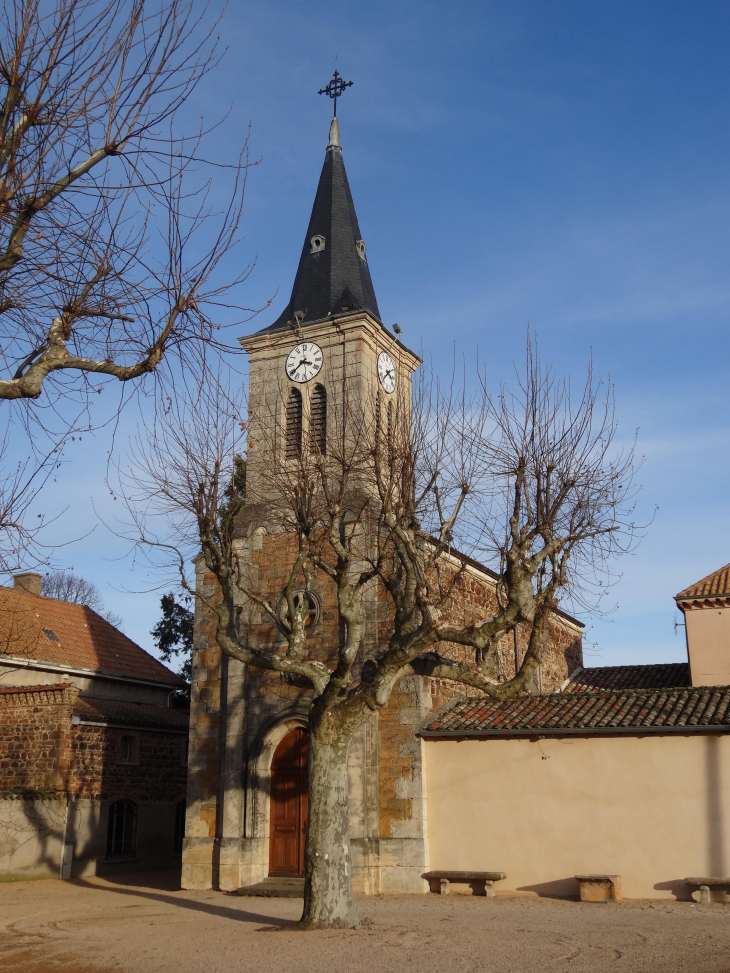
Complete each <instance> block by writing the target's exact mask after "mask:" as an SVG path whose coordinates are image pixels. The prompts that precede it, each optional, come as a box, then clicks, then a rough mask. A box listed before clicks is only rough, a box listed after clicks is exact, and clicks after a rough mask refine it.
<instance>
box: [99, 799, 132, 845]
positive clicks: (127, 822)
mask: <svg viewBox="0 0 730 973" xmlns="http://www.w3.org/2000/svg"><path fill="white" fill-rule="evenodd" d="M136 851H137V805H136V804H135V803H134V802H133V801H115V802H114V803H113V804H111V805H110V806H109V820H108V823H107V833H106V857H107V858H132V857H133V856H134V855H135V854H136Z"/></svg>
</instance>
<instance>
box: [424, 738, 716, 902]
mask: <svg viewBox="0 0 730 973" xmlns="http://www.w3.org/2000/svg"><path fill="white" fill-rule="evenodd" d="M425 749H426V792H427V807H428V811H427V813H428V837H429V847H430V865H429V867H430V868H432V869H449V868H453V869H458V870H467V869H476V870H483V871H499V870H501V871H504V872H506V873H507V879H506V881H504V882H500V883H499V885H498V890H512V891H521V892H528V893H529V892H531V893H534V894H538V895H557V896H577V894H578V884H577V882H576V881H575V880H574V878H573V876H574V875H577V874H581V873H586V872H587V873H611V874H614V873H618V874H620V875H621V876H622V883H623V894H624V896H625V897H627V898H673V897H674V896H676V897H678V898H689V892H688V890H687V889H686V887H685V886H684V883H683V879H684V877H685V876H687V875H714V876H718V875H721V876H725V875H727V874H728V870H729V869H730V828H729V827H728V824H730V821H728V815H730V736H727V735H714V734H713V735H710V734H695V735H687V736H679V735H676V736H669V735H667V736H658V735H651V736H649V735H647V736H644V737H634V736H615V737H589V738H585V737H564V738H562V739H555V738H546V739H542V740H537V739H534V738H533V739H500V738H497V739H495V738H491V739H471V740H469V739H467V740H462V741H456V740H427V741H426V747H425ZM455 891H456V890H455Z"/></svg>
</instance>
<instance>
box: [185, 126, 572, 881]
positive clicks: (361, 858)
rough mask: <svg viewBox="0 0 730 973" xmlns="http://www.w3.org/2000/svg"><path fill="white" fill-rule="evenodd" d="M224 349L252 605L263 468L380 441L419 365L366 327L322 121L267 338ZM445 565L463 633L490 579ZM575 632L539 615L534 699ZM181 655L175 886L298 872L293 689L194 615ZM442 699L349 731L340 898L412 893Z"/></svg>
mask: <svg viewBox="0 0 730 973" xmlns="http://www.w3.org/2000/svg"><path fill="white" fill-rule="evenodd" d="M242 344H243V346H244V348H245V349H246V351H247V352H248V354H249V356H250V372H249V375H250V378H249V425H248V454H247V502H246V506H245V508H244V512H243V516H242V518H241V521H240V524H239V528H238V531H239V544H240V558H241V565H242V570H243V571H244V572H245V573H246V575H247V577H249V578H250V579H252V580H254V581H255V582H256V584H257V586H258V589H259V591H260V592H261V593H262V594H266V596H267V597H270V598H273V599H275V600H276V599H277V598H278V597H279V596H280V593H281V591H282V589H283V586H284V584H285V579H286V577H287V575H288V571H289V569H290V567H291V564H292V562H293V560H294V556H295V538H294V537H293V535H291V534H288V533H287V532H286V531H285V530H283V529H282V528H281V525H280V524H278V523H277V522H276V520H275V518H273V517H272V515H271V511H270V509H269V507H268V506H267V503H266V482H267V473H268V470H269V467H270V464H271V463H279V464H285V463H286V460H287V456H288V455H289V454H288V451H289V450H290V449H291V448H292V443H294V447H295V448H300V449H301V448H306V445H307V443H309V442H310V441H312V439H314V438H315V437H317V436H318V435H320V433H321V431H322V430H324V431H325V432H326V433H327V434H329V433H330V432H331V431H332V430H333V424H336V423H338V422H343V421H344V417H345V415H346V414H347V412H348V410H355V411H356V410H362V409H364V408H373V407H374V408H376V409H377V410H378V414H380V413H382V415H383V420H382V421H384V422H385V421H387V422H388V424H389V427H390V424H391V422H392V423H395V422H398V421H401V422H404V421H406V422H407V421H409V402H410V382H411V376H412V374H413V372H414V371H415V370H416V369H417V368H418V367H419V365H420V359H419V358H418V356H417V355H415V354H414V353H413V352H411V351H409V349H407V348H406V347H405V346H404V345H403V344H402V343H401V342H400V341H399V340H398V339H397V337H395V336H394V335H393V334H392V333H391V332H390V331H389V330H388V329H386V328H385V326H384V324H383V322H382V319H381V315H380V311H379V309H378V304H377V300H376V298H375V292H374V288H373V284H372V280H371V277H370V271H369V268H368V263H367V253H366V246H365V243H364V241H363V240H362V237H361V234H360V229H359V226H358V222H357V217H356V214H355V209H354V205H353V201H352V196H351V193H350V189H349V185H348V181H347V176H346V173H345V168H344V163H343V160H342V150H341V147H340V144H339V129H338V126H337V122H336V121H335V122H334V123H333V125H332V128H331V130H330V139H329V144H328V146H327V151H326V156H325V162H324V166H323V169H322V174H321V176H320V181H319V186H318V189H317V194H316V197H315V201H314V206H313V209H312V216H311V219H310V223H309V227H308V230H307V235H306V239H305V243H304V247H303V249H302V254H301V258H300V262H299V268H298V271H297V274H296V278H295V282H294V288H293V291H292V297H291V300H290V303H289V305H288V306H287V308H286V309H285V310H284V312H283V313H282V314H281V315H280V317H279V318H278V319H277V320H276V321H275V322H274V324H273V325H271V326H270V327H267V328H264V329H263V330H262V331H259V332H258V333H256V334H254V335H252V336H249V337H247V338H244V339H242ZM294 352H296V354H294V355H293V357H292V354H293V353H294ZM383 363H385V364H383ZM297 369H300V371H297ZM389 370H390V375H389V374H388V373H389ZM310 373H311V377H309V376H310ZM389 379H390V381H389ZM376 402H377V405H374V403H376ZM386 417H387V419H386ZM452 559H453V563H454V566H455V567H456V566H458V565H459V564H462V565H463V566H464V568H465V570H464V572H463V574H462V578H461V584H460V587H459V594H458V610H459V612H460V613H463V617H464V620H465V621H466V620H467V619H476V618H478V617H483V616H484V615H485V614H488V613H489V612H490V611H491V610H492V606H493V605H494V604H495V594H494V592H495V575H494V574H493V572H491V571H490V570H489V569H488V568H487V567H485V566H484V565H481V564H479V563H478V562H476V561H473V560H471V559H470V558H466V557H463V556H462V555H460V554H458V553H457V552H454V553H453V554H452ZM197 584H198V587H199V590H200V591H201V593H203V594H205V595H207V596H209V597H211V598H214V597H215V577H214V576H213V575H209V574H207V573H206V571H205V568H204V565H203V564H202V561H199V562H198V576H197ZM367 603H368V618H367V623H366V630H365V636H364V639H363V645H362V650H361V656H362V658H361V660H360V662H359V666H358V667H357V668H358V671H357V672H356V675H357V676H358V677H359V675H360V671H361V667H362V662H363V660H365V659H368V658H371V657H373V656H374V655H376V654H377V653H378V647H379V646H381V645H383V644H385V643H386V642H387V639H388V635H389V631H388V626H389V613H388V612H389V606H388V603H387V601H386V599H385V597H384V593H383V592H382V591H381V590H379V588H378V584H377V582H375V581H373V582H372V583H371V587H370V589H369V590H368V592H367ZM242 610H243V611H244V613H245V617H246V624H247V626H248V638H249V639H250V640H251V642H252V644H255V645H258V646H259V647H261V648H267V649H269V650H271V649H276V648H277V647H278V646H281V647H282V648H283V647H284V645H285V641H284V638H283V635H282V634H281V632H279V631H278V629H277V627H276V626H275V625H274V624H273V623H272V622H271V621H269V620H268V619H267V618H266V617H262V616H261V615H260V614H258V613H257V612H256V611H255V610H254V609H253V607H252V606H251V605H244V604H243V599H242ZM581 628H582V626H581V625H580V623H578V622H576V621H575V620H574V619H572V618H570V617H569V616H567V615H564V614H555V615H554V617H553V619H552V620H551V625H550V638H549V639H548V640H547V644H546V645H545V646H544V648H543V659H542V664H541V667H540V671H539V673H538V676H537V679H536V683H535V686H534V687H533V689H534V692H536V693H546V692H556V691H558V690H559V689H560V687H561V686H562V685H563V684H565V683H566V681H567V680H568V678H569V676H570V675H571V673H572V672H574V671H575V670H576V669H578V668H579V667H580V666H581V665H582V649H581ZM528 635H529V633H528V632H527V631H520V632H516V633H515V634H514V637H513V636H512V635H510V636H509V637H508V638H505V639H504V640H503V644H502V645H501V647H500V660H499V671H498V672H495V673H494V675H495V677H496V678H498V679H500V680H504V679H508V678H510V677H511V676H513V675H514V674H515V671H516V668H517V667H518V666H519V662H520V660H521V658H522V656H523V655H524V652H525V651H526V648H527V638H528ZM339 637H340V633H339V632H338V616H337V611H336V592H335V590H334V588H333V586H332V585H331V584H328V583H325V581H324V580H322V579H320V582H319V587H318V588H317V589H316V591H315V592H314V596H313V599H312V603H311V611H310V632H309V644H310V645H312V646H313V650H312V651H313V655H314V656H315V657H316V658H318V659H320V660H321V661H323V662H327V661H328V660H330V659H331V658H332V657H333V654H336V650H337V646H338V639H339ZM194 645H195V648H194V660H193V684H192V705H191V728H190V749H189V766H188V807H187V821H186V838H185V843H184V851H183V871H182V884H183V887H184V888H190V889H196V888H197V889H199V888H211V887H214V888H220V889H224V890H233V889H238V888H241V887H245V886H250V885H254V884H256V883H258V882H261V881H263V880H265V879H266V878H267V877H269V876H271V875H278V876H289V877H296V876H298V875H301V874H302V854H303V842H304V828H305V823H306V736H305V734H304V733H303V728H305V727H306V722H307V705H308V691H307V690H306V689H301V688H298V687H297V686H295V685H292V684H290V683H289V682H286V681H284V680H282V679H281V678H280V676H279V674H277V673H268V672H263V671H260V670H256V669H254V668H250V667H247V666H245V665H243V664H242V663H240V662H238V661H236V660H232V659H229V658H228V657H226V656H224V655H223V654H222V652H221V650H220V649H219V647H218V646H217V644H216V642H215V640H214V638H213V634H212V623H211V618H210V616H209V614H208V613H206V612H205V610H201V609H199V608H198V609H196V621H195V643H194ZM440 651H441V652H442V654H449V652H450V651H452V652H454V651H457V650H456V649H455V647H454V649H452V650H450V649H449V647H441V649H440ZM464 688H465V687H461V690H460V693H461V695H463V694H464V693H463V690H464ZM456 692H457V690H456V689H455V687H454V686H453V685H450V684H447V683H445V682H443V681H440V680H437V679H433V678H430V677H428V676H426V675H423V676H415V675H413V676H407V677H404V678H402V679H401V680H400V682H399V684H398V685H397V686H396V687H395V688H394V691H393V693H392V696H391V698H390V701H389V703H388V705H387V706H386V707H384V708H383V709H382V710H380V711H379V712H378V713H376V714H374V715H373V717H371V719H370V720H368V722H367V723H365V724H364V725H363V726H362V727H361V728H360V729H359V730H358V732H357V734H356V736H355V738H354V740H353V742H352V745H351V747H350V752H349V757H348V761H349V777H350V802H351V848H352V859H353V876H354V884H355V889H356V891H360V892H364V893H369V894H377V893H380V892H407V891H412V892H423V891H426V890H427V888H428V885H427V883H426V882H425V881H424V879H423V878H422V875H423V872H424V871H426V870H428V867H429V848H428V835H427V816H428V802H427V798H426V782H425V773H424V742H423V739H422V738H421V736H420V734H419V731H420V730H421V728H422V727H423V726H424V725H425V723H426V722H427V720H428V719H429V717H430V716H431V715H432V714H433V712H434V710H437V709H439V708H440V707H443V706H445V705H446V704H447V703H449V701H450V700H452V699H453V698H454V697H455V694H456Z"/></svg>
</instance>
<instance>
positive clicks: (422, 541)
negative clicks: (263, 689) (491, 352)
mask: <svg viewBox="0 0 730 973" xmlns="http://www.w3.org/2000/svg"><path fill="white" fill-rule="evenodd" d="M208 401H209V403H210V404H212V406H213V412H214V415H211V413H208V414H207V415H206V414H205V412H204V410H202V409H201V408H200V405H199V404H198V405H197V407H196V409H195V410H187V409H184V408H182V407H180V411H179V412H178V414H177V418H176V421H175V423H170V424H168V425H167V426H166V427H165V429H164V430H161V431H160V432H159V434H158V435H157V436H156V437H155V438H154V439H152V438H151V439H149V440H148V441H147V442H146V443H145V444H140V446H139V448H138V451H137V463H136V473H135V474H134V482H133V483H127V486H126V488H125V493H126V495H127V496H130V497H132V498H133V499H132V500H131V501H130V510H131V511H132V513H133V514H134V516H135V518H136V529H137V534H136V536H137V537H138V539H139V541H140V542H141V543H144V544H147V545H148V547H150V548H151V549H154V550H155V551H156V552H157V553H158V554H162V555H165V554H169V553H174V557H175V559H176V562H177V565H178V567H179V569H180V575H181V577H182V583H183V586H187V587H188V590H189V591H190V592H191V593H192V591H193V589H192V586H191V585H190V584H189V582H188V581H187V580H186V578H185V562H186V559H189V553H190V552H189V550H187V551H186V550H185V548H184V545H181V544H180V539H181V538H186V539H187V541H188V543H189V544H190V545H197V546H198V549H199V550H202V557H203V558H204V561H205V568H206V570H207V572H209V573H212V574H213V575H214V576H215V578H216V580H217V582H218V588H217V594H216V596H215V597H212V598H211V597H206V596H204V595H203V594H202V593H201V592H200V591H198V592H197V593H196V596H197V597H198V598H199V599H201V600H202V601H203V603H204V604H205V607H206V608H207V610H208V611H209V612H210V613H211V616H212V619H213V622H214V627H215V632H216V635H215V637H216V640H217V642H218V644H219V645H220V647H221V649H222V650H223V651H224V652H225V653H227V654H228V655H229V656H230V657H232V658H235V659H238V660H240V661H242V662H243V663H245V664H247V665H249V666H253V667H257V668H259V669H262V670H268V671H269V672H273V673H279V674H280V678H281V679H282V680H284V681H286V682H288V683H290V684H294V685H295V686H300V687H302V686H304V687H306V693H307V698H308V701H309V702H308V707H309V803H308V815H309V817H308V832H307V843H306V852H305V893H304V912H303V915H302V919H301V923H302V925H303V926H304V927H306V928H322V927H349V926H357V925H358V914H357V909H356V906H355V902H354V898H353V892H352V879H351V873H350V869H349V867H348V863H349V842H348V833H349V817H348V815H349V811H348V778H347V760H346V756H347V750H348V746H349V744H350V741H351V739H352V737H353V734H354V732H355V731H356V729H357V728H358V727H359V726H360V725H361V724H362V723H363V722H364V721H365V720H367V719H368V718H369V717H370V716H371V715H372V714H373V713H374V712H375V711H377V710H378V709H380V708H382V707H384V706H385V705H386V704H387V702H388V699H389V697H390V694H391V691H392V689H393V687H394V685H396V683H397V681H398V680H399V679H400V678H401V677H402V676H404V675H407V674H427V675H431V676H435V677H438V678H440V679H444V680H449V681H450V682H451V683H452V684H453V685H454V686H455V687H458V686H466V687H471V688H472V689H473V690H478V691H481V692H482V693H484V694H487V695H489V696H491V697H495V698H500V699H503V698H507V697H510V696H512V695H514V694H516V693H519V692H521V691H523V690H524V689H525V688H526V687H527V686H528V685H529V683H530V680H531V679H532V678H533V675H534V672H535V670H536V667H537V666H538V665H539V662H540V652H541V643H542V641H543V638H544V636H545V630H546V626H547V624H548V621H549V618H550V615H551V613H553V612H554V611H555V609H556V608H557V607H558V605H559V603H560V602H561V600H564V599H565V598H566V597H567V596H571V595H572V597H573V598H574V599H576V598H577V599H581V600H582V601H583V602H584V603H587V601H588V596H589V594H590V591H591V588H592V587H594V588H595V589H596V590H597V591H598V593H599V595H600V592H601V590H602V584H601V582H602V581H603V580H605V576H606V574H607V571H608V569H609V565H610V562H611V561H612V559H613V558H614V557H615V556H616V555H617V554H620V553H622V552H625V551H627V550H628V549H629V548H630V547H631V546H632V544H633V543H634V542H635V539H636V537H637V529H636V527H635V524H634V522H633V519H632V517H633V494H634V492H635V490H634V487H633V475H634V452H633V448H632V447H631V446H629V447H628V448H627V449H625V450H621V449H620V448H618V447H617V444H616V441H615V440H616V428H617V427H616V421H615V418H614V413H613V402H612V394H611V390H610V388H609V387H606V386H600V385H599V386H598V387H596V386H595V385H594V383H593V379H592V375H591V374H590V373H589V375H588V379H587V381H586V384H585V386H584V388H583V390H582V393H581V394H580V395H579V396H578V398H577V401H576V400H575V399H574V398H573V397H571V394H570V389H569V386H568V385H567V384H566V383H565V382H563V381H560V380H558V379H557V378H556V377H555V376H554V375H553V373H552V372H551V371H550V369H545V368H543V366H541V364H540V362H539V361H538V360H537V359H536V357H535V356H533V354H532V353H531V352H528V358H527V366H526V369H525V372H524V374H523V376H522V378H521V379H520V380H519V382H518V385H517V388H516V391H515V393H514V394H510V393H508V392H507V390H505V389H502V390H501V391H500V392H499V394H497V395H496V396H492V395H490V394H489V392H488V391H487V389H486V386H485V385H484V384H480V385H479V390H478V392H477V393H475V394H473V395H470V396H466V395H465V394H464V393H463V392H461V393H459V394H456V391H455V389H454V386H453V384H450V385H449V386H447V387H445V388H444V387H441V386H440V385H439V384H438V382H437V381H433V382H429V383H426V382H424V381H421V382H419V384H418V385H417V386H416V388H415V391H414V394H413V399H412V401H400V402H399V409H398V412H397V415H399V417H400V419H399V420H398V421H396V422H394V423H392V424H391V425H390V427H388V426H387V425H386V423H385V422H384V420H383V417H382V416H381V415H380V411H379V410H378V409H377V407H376V408H374V409H372V408H371V409H369V410H368V409H365V408H364V407H363V406H362V403H355V402H352V401H351V402H347V403H333V404H332V405H333V408H332V413H333V415H337V416H342V415H343V414H344V422H339V421H338V422H332V423H330V424H329V429H328V437H327V441H326V448H325V449H320V448H317V447H316V444H315V445H314V446H313V447H312V448H302V449H300V451H299V454H298V456H296V457H289V458H288V459H282V458H281V455H280V453H281V445H280V444H281V437H280V436H278V437H274V438H278V440H279V445H278V446H277V444H276V443H274V442H272V443H269V444H267V443H265V442H263V441H261V440H260V438H259V439H257V441H256V442H255V443H254V444H252V448H255V450H257V451H263V452H264V454H265V455H264V461H263V463H262V457H261V456H259V457H258V462H259V463H260V464H261V466H262V467H263V468H264V469H265V470H266V474H265V476H264V477H263V478H260V479H259V491H260V495H258V496H256V495H254V493H253V492H252V489H251V487H250V486H249V490H248V493H247V495H246V497H245V498H244V497H239V498H238V499H237V500H234V502H230V494H229V502H228V503H227V504H226V505H225V509H224V510H222V506H221V505H222V499H221V498H222V488H223V487H224V486H225V484H226V480H227V477H228V475H229V473H230V469H231V458H232V457H233V455H234V454H235V452H236V450H237V449H238V450H240V446H239V445H238V444H237V443H236V442H235V434H236V433H237V432H238V431H239V423H238V419H237V418H236V416H237V409H236V408H234V407H231V405H230V403H226V406H225V408H221V399H220V397H216V396H215V395H212V396H211V398H210V399H209V400H208ZM267 425H268V426H269V427H270V424H267V423H266V422H263V423H258V424H257V428H258V427H259V426H260V427H261V428H265V427H267ZM277 449H278V450H279V452H277ZM153 507H154V509H155V510H156V512H157V513H158V514H162V515H164V516H166V517H168V518H171V519H170V520H169V522H168V529H169V528H170V527H171V528H172V530H169V532H168V533H167V534H166V535H165V534H164V532H162V533H159V534H157V535H153V533H152V531H151V527H150V524H151V521H150V518H149V515H150V513H151V511H152V509H153ZM264 507H265V508H266V511H267V513H266V520H267V524H268V525H269V529H272V530H273V531H274V532H278V533H281V534H282V535H286V536H288V537H289V538H290V539H291V541H292V543H291V548H290V550H291V559H290V562H289V564H288V574H287V576H286V578H285V580H284V582H283V583H282V584H281V585H280V586H279V587H272V582H271V581H266V582H260V583H259V582H256V581H255V580H253V579H254V575H253V573H252V572H250V571H249V570H248V566H247V564H246V563H245V559H243V558H241V557H240V556H239V555H240V552H241V550H242V537H243V536H244V535H245V533H246V530H249V529H251V528H252V527H254V526H255V523H256V522H257V518H258V519H260V517H261V511H262V510H263V509H264ZM272 525H273V526H272ZM175 538H177V541H176V540H175ZM459 547H461V548H462V549H463V548H466V549H468V550H469V551H471V552H474V553H476V552H478V553H480V554H481V556H482V558H483V559H488V560H489V561H491V563H492V564H494V566H495V568H496V570H497V573H498V580H497V582H496V598H495V602H494V610H493V611H492V612H491V613H490V614H489V615H487V616H485V617H477V618H473V619H467V620H466V621H465V620H464V614H463V611H462V604H463V601H462V598H461V584H462V581H463V580H464V576H465V575H464V572H465V570H466V568H465V559H464V558H459V557H458V556H455V553H454V551H455V549H456V548H459ZM327 585H329V586H330V591H333V592H334V593H335V594H336V605H337V611H338V614H339V621H340V624H339V625H338V626H333V627H332V633H334V634H332V635H331V637H330V642H331V644H330V645H329V646H328V655H327V657H326V658H323V657H322V653H321V652H316V651H314V645H313V643H312V640H311V638H310V635H309V629H308V612H309V595H310V594H312V593H313V592H314V591H315V589H317V588H319V590H322V588H323V587H326V586H327ZM373 586H376V587H377V588H378V590H379V595H378V597H379V598H380V597H381V595H382V598H383V599H385V600H386V601H387V603H388V606H389V619H390V622H389V625H388V629H387V637H386V638H383V639H381V640H380V644H379V645H378V646H377V647H375V648H374V647H373V646H372V644H371V645H370V646H369V648H368V656H367V658H365V657H364V651H365V650H364V639H363V636H364V632H365V627H366V612H367V597H366V595H367V593H368V591H369V590H370V592H372V587H373ZM282 600H283V602H284V604H285V608H284V610H283V611H282V607H281V602H282ZM256 613H258V615H259V616H260V617H263V618H268V619H269V620H270V622H271V624H272V625H274V624H275V625H277V626H278V627H279V630H280V631H282V632H283V633H284V636H285V640H286V641H285V650H284V651H279V650H277V649H276V648H272V649H270V650H269V649H267V648H265V647H263V644H264V643H263V642H262V641H260V640H258V639H256V638H254V633H255V629H256V624H255V621H256V619H255V616H256ZM516 625H524V626H527V627H529V630H530V635H529V646H528V648H527V651H526V653H525V656H524V659H523V660H522V663H521V666H520V667H519V670H518V671H517V673H516V675H515V676H514V678H511V679H508V680H507V681H504V682H499V681H498V679H497V677H496V675H495V673H496V671H497V668H498V667H497V666H496V665H495V656H496V653H497V652H498V649H499V641H500V639H501V638H502V637H503V636H504V635H505V634H506V633H510V632H511V631H512V630H513V629H514V627H515V626H516ZM337 632H339V633H340V635H339V638H338V636H337V634H336V633H337Z"/></svg>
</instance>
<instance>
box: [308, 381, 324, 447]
mask: <svg viewBox="0 0 730 973" xmlns="http://www.w3.org/2000/svg"><path fill="white" fill-rule="evenodd" d="M309 435H310V437H311V440H312V452H315V453H319V454H320V455H321V456H324V455H325V454H326V452H327V393H326V391H325V389H324V386H323V385H315V386H314V391H313V392H312V399H311V405H310V413H309Z"/></svg>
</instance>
